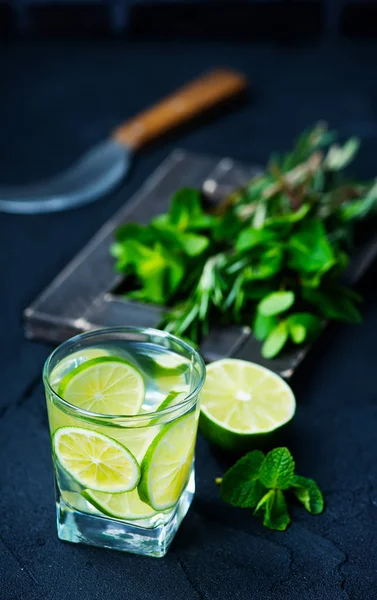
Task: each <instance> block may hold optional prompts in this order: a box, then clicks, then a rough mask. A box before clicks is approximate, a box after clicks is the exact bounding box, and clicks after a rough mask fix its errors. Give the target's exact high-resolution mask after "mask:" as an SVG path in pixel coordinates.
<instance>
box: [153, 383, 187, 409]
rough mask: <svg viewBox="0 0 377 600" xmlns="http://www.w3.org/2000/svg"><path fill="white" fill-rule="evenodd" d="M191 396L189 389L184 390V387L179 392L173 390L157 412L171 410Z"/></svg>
mask: <svg viewBox="0 0 377 600" xmlns="http://www.w3.org/2000/svg"><path fill="white" fill-rule="evenodd" d="M188 395H189V389H188V388H187V390H185V389H183V387H182V388H181V389H179V390H172V391H171V392H170V393H169V394H168V395H167V396H166V398H165V399H164V400H163V401H162V402H161V404H160V405H159V406H158V407H157V409H156V410H164V409H165V408H170V407H171V406H174V405H175V404H179V403H180V402H182V401H183V400H184V399H185V398H187V396H188Z"/></svg>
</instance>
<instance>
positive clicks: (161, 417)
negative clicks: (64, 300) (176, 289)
mask: <svg viewBox="0 0 377 600" xmlns="http://www.w3.org/2000/svg"><path fill="white" fill-rule="evenodd" d="M106 361H107V362H106ZM114 361H115V362H114ZM116 361H118V362H116ZM98 365H99V366H100V368H102V369H105V370H106V369H107V370H109V369H110V371H109V374H108V382H105V383H102V384H101V385H102V388H103V386H105V387H106V385H107V388H106V389H107V390H108V389H110V392H112V393H113V394H114V393H115V390H118V387H119V385H120V384H119V377H118V378H116V376H115V375H114V374H115V373H117V372H118V371H116V369H117V368H120V369H122V368H124V369H127V368H128V367H127V366H126V367H122V365H131V369H133V372H134V371H135V369H136V371H137V373H139V376H141V377H140V380H141V381H142V382H143V386H144V387H143V396H142V401H141V402H142V403H141V406H140V407H138V408H137V413H136V414H133V412H134V410H133V409H132V410H128V413H131V414H114V413H113V414H111V412H110V414H107V412H106V411H103V410H102V411H100V412H93V411H92V409H90V410H89V409H88V408H87V405H85V403H84V404H83V397H82V396H80V393H78V392H77V391H76V392H75V393H76V395H73V396H72V397H73V398H74V399H76V400H75V401H72V398H71V397H70V399H69V401H68V400H67V399H65V398H64V396H65V390H67V389H68V386H71V387H72V382H74V378H76V382H77V381H78V379H77V377H78V374H79V376H80V377H82V374H83V373H84V381H85V377H87V374H88V373H89V370H88V369H89V368H90V369H92V371H91V373H92V377H93V373H95V374H96V376H97V379H98V377H99V375H97V371H98V373H99V372H100V371H99V370H98ZM111 369H113V371H111ZM114 369H115V370H114ZM104 372H106V373H107V371H104ZM111 377H113V379H111ZM114 377H115V379H114ZM204 379H205V365H204V362H203V359H202V357H201V356H200V354H199V353H198V352H197V351H196V350H195V349H194V348H192V347H191V346H190V345H189V344H187V343H186V342H184V341H181V340H180V339H178V338H176V337H174V336H172V335H170V334H169V333H167V332H164V331H158V330H154V329H141V328H136V327H111V328H106V329H99V330H94V331H89V332H87V333H83V334H81V335H77V336H75V337H73V338H71V339H70V340H68V341H66V342H64V343H63V344H61V345H60V346H59V347H58V348H57V349H56V350H55V351H54V352H53V353H52V354H51V355H50V357H49V358H48V359H47V361H46V363H45V366H44V370H43V381H44V386H45V391H46V401H47V411H48V419H49V426H50V433H51V444H52V457H53V467H54V474H55V491H56V513H57V531H58V536H59V538H60V539H62V540H66V541H70V542H76V543H84V544H90V545H94V546H101V547H105V548H112V549H115V550H123V551H127V552H133V553H137V554H143V555H150V556H159V557H160V556H164V555H165V554H166V552H167V550H168V548H169V545H170V543H171V541H172V539H173V537H174V535H175V533H176V532H177V530H178V527H179V525H180V523H181V521H182V519H183V518H184V516H185V515H186V513H187V511H188V509H189V507H190V504H191V502H192V499H193V496H194V491H195V470H194V449H195V441H196V431H197V423H198V417H199V397H200V391H201V388H202V386H203V383H204ZM109 382H110V383H109ZM74 383H75V382H74ZM105 384H106V385H105ZM75 385H76V388H77V384H76V383H75ZM98 385H100V384H98ZM140 385H142V384H140ZM109 386H110V387H109ZM111 386H113V387H111ZM117 386H118V387H117ZM102 388H101V390H100V392H101V393H99V392H98V390H97V392H96V395H94V397H95V398H97V399H98V398H99V399H101V398H102V392H103V389H102ZM78 389H79V390H80V389H81V388H80V387H78ZM139 391H140V390H139ZM83 393H84V392H83ZM105 393H108V392H106V390H105ZM117 393H118V396H119V398H120V401H122V400H125V401H126V404H127V405H128V406H129V405H130V403H131V405H132V402H133V396H132V394H131V392H129V393H128V392H127V394H126V393H125V396H124V398H123V397H122V394H123V392H121V393H120V392H119V391H117ZM93 394H94V392H93ZM98 394H99V395H98ZM126 395H127V398H126ZM135 397H136V396H135ZM83 406H84V407H83ZM92 432H94V433H92ZM78 439H79V440H84V442H85V444H84V446H85V448H84V450H83V451H85V452H88V444H89V445H90V451H91V444H92V443H97V442H98V441H99V443H100V444H103V443H104V444H105V445H106V444H109V445H110V447H111V448H112V449H114V448H115V450H116V451H118V450H119V451H120V452H123V453H125V454H126V455H127V456H132V457H133V459H132V460H134V463H135V465H136V467H135V469H138V473H139V476H138V477H139V479H138V483H137V485H136V487H134V489H132V490H131V491H126V492H124V491H123V492H119V491H118V490H115V492H114V490H113V488H111V485H112V483H113V482H112V481H111V478H110V484H111V485H110V488H109V489H108V488H106V489H105V491H103V489H102V488H101V489H98V488H97V489H91V488H90V483H89V484H88V482H87V479H85V473H84V474H83V475H82V476H81V475H80V476H79V477H77V476H76V473H77V461H79V460H81V459H82V456H81V447H80V452H79V454H77V452H76V451H75V448H76V446H75V445H73V446H72V445H71V442H72V440H73V442H75V443H76V444H77V440H78ZM67 440H68V441H67ZM93 440H94V442H93ZM63 442H64V443H65V444H66V445H65V446H64V444H63ZM73 442H72V443H73ZM62 444H63V445H62ZM75 452H76V453H75ZM62 453H63V454H62ZM67 453H68V458H67ZM63 456H64V457H65V458H64V460H63V458H62V457H63ZM80 457H81V458H80ZM91 460H92V459H91ZM93 460H94V459H93ZM92 467H93V465H91V468H92ZM80 473H81V471H80ZM120 476H122V473H120ZM101 485H102V484H101ZM105 487H106V486H105Z"/></svg>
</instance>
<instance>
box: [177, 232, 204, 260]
mask: <svg viewBox="0 0 377 600" xmlns="http://www.w3.org/2000/svg"><path fill="white" fill-rule="evenodd" d="M179 242H180V244H181V246H182V248H183V250H184V251H185V253H186V254H187V255H188V256H198V255H199V254H202V253H203V252H204V251H205V250H206V249H207V248H208V246H209V239H208V238H207V237H206V236H204V235H199V234H196V233H183V234H181V235H180V236H179Z"/></svg>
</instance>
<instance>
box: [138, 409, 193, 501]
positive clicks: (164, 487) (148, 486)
mask: <svg viewBox="0 0 377 600" xmlns="http://www.w3.org/2000/svg"><path fill="white" fill-rule="evenodd" d="M195 434H196V418H195V414H194V413H190V414H188V415H184V416H183V417H180V418H179V419H177V420H175V421H174V422H172V423H169V424H168V425H165V426H164V428H163V429H162V431H161V432H160V433H159V434H158V435H157V436H156V438H155V439H154V440H153V442H152V444H151V445H150V447H149V448H148V450H147V453H146V455H145V457H144V460H143V462H142V464H141V471H142V478H141V481H140V484H139V488H138V491H139V496H140V499H141V500H142V501H143V502H145V503H147V504H149V505H150V506H151V507H152V508H154V509H155V510H166V509H168V508H171V507H172V506H174V505H175V504H176V503H177V501H178V500H179V497H180V495H181V493H182V491H183V489H184V487H185V485H186V484H187V481H188V478H189V475H190V471H191V465H192V459H193V456H194V451H195Z"/></svg>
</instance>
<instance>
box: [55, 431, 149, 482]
mask: <svg viewBox="0 0 377 600" xmlns="http://www.w3.org/2000/svg"><path fill="white" fill-rule="evenodd" d="M53 449H54V453H55V456H56V458H57V459H58V461H59V463H60V465H61V466H62V467H63V469H65V471H66V472H67V473H68V474H69V475H70V476H71V477H72V478H73V479H74V480H75V481H77V482H78V483H79V484H81V485H82V486H84V487H86V488H90V489H91V490H96V491H99V492H109V493H117V492H129V491H131V490H133V489H135V487H136V486H137V484H138V483H139V479H140V467H139V464H138V462H137V460H136V458H135V457H134V455H133V454H131V452H130V451H129V450H127V448H125V446H122V445H121V444H120V443H119V442H117V441H116V440H114V439H112V438H110V437H108V436H107V435H104V434H103V433H98V432H96V431H91V430H89V429H83V428H81V427H61V428H60V429H58V430H57V431H56V432H55V434H54V436H53Z"/></svg>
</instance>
